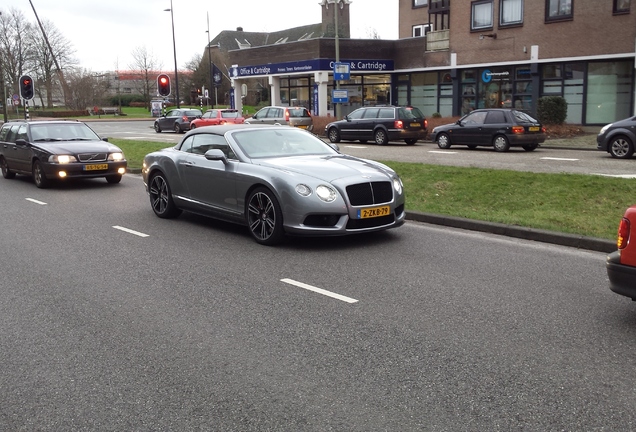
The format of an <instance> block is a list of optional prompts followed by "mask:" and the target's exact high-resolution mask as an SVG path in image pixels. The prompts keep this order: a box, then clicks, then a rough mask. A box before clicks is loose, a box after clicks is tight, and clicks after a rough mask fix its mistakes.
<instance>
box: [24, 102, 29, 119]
mask: <svg viewBox="0 0 636 432" xmlns="http://www.w3.org/2000/svg"><path fill="white" fill-rule="evenodd" d="M24 119H25V120H29V100H28V99H25V100H24Z"/></svg>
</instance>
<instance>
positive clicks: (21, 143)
mask: <svg viewBox="0 0 636 432" xmlns="http://www.w3.org/2000/svg"><path fill="white" fill-rule="evenodd" d="M15 145H19V146H21V147H26V146H27V142H26V140H25V139H24V138H18V139H17V140H15Z"/></svg>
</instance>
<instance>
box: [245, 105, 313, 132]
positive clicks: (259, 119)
mask: <svg viewBox="0 0 636 432" xmlns="http://www.w3.org/2000/svg"><path fill="white" fill-rule="evenodd" d="M245 123H251V124H272V125H288V126H295V127H298V128H301V129H307V130H308V131H312V130H313V129H314V121H313V119H312V118H311V114H310V113H309V111H308V110H307V108H305V107H284V106H269V107H265V108H262V109H260V110H259V111H258V112H257V113H256V114H254V115H253V116H252V117H250V118H248V119H246V120H245Z"/></svg>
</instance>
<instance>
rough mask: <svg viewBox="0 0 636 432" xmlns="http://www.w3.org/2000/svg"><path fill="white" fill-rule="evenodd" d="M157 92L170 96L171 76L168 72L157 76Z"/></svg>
mask: <svg viewBox="0 0 636 432" xmlns="http://www.w3.org/2000/svg"><path fill="white" fill-rule="evenodd" d="M157 92H158V93H159V96H170V77H169V76H168V75H166V74H160V75H159V76H158V77H157Z"/></svg>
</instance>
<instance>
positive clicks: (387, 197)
mask: <svg viewBox="0 0 636 432" xmlns="http://www.w3.org/2000/svg"><path fill="white" fill-rule="evenodd" d="M347 196H348V197H349V202H350V203H351V205H352V206H364V205H374V204H382V203H387V202H391V200H392V199H393V186H392V185H391V182H371V183H359V184H355V185H351V186H347Z"/></svg>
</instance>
